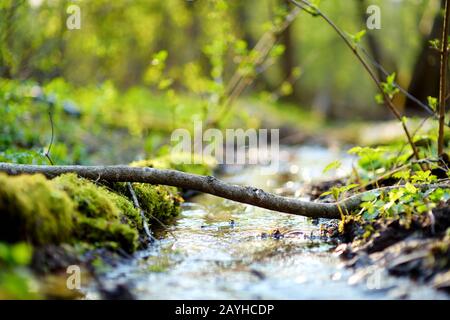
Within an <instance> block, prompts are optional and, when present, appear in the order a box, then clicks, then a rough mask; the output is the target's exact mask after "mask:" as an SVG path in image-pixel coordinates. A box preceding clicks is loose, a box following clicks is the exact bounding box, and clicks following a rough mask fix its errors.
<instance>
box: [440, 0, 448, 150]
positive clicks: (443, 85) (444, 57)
mask: <svg viewBox="0 0 450 320" xmlns="http://www.w3.org/2000/svg"><path fill="white" fill-rule="evenodd" d="M449 19H450V0H446V1H445V16H444V26H443V28H442V40H441V44H442V47H441V70H440V87H439V136H438V156H441V155H442V154H443V153H444V128H445V97H446V96H447V92H446V91H447V66H448V24H449Z"/></svg>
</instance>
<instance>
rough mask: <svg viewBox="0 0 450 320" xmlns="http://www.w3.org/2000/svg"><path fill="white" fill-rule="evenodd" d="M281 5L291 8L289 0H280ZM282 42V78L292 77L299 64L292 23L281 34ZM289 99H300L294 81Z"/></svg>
mask: <svg viewBox="0 0 450 320" xmlns="http://www.w3.org/2000/svg"><path fill="white" fill-rule="evenodd" d="M280 1H281V5H283V6H285V7H286V8H288V9H289V5H290V1H289V0H280ZM280 43H281V44H282V45H283V46H284V48H285V51H284V55H283V56H282V57H281V68H282V79H283V80H286V79H289V78H291V74H292V71H293V70H294V68H295V67H296V66H297V65H298V63H297V59H296V53H295V45H294V41H293V40H292V23H291V24H290V25H289V26H288V27H287V28H286V29H285V30H284V31H283V32H282V33H281V34H280ZM287 98H288V99H289V100H295V101H298V100H299V93H298V89H297V88H296V86H295V83H292V94H291V95H289V96H288V97H287Z"/></svg>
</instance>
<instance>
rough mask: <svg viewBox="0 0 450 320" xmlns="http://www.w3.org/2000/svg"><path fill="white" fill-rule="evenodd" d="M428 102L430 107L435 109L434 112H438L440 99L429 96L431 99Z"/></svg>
mask: <svg viewBox="0 0 450 320" xmlns="http://www.w3.org/2000/svg"><path fill="white" fill-rule="evenodd" d="M427 100H428V105H429V106H430V108H431V109H433V111H435V112H436V110H437V105H438V99H437V98H434V97H430V96H429V97H428V98H427Z"/></svg>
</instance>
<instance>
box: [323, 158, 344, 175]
mask: <svg viewBox="0 0 450 320" xmlns="http://www.w3.org/2000/svg"><path fill="white" fill-rule="evenodd" d="M341 166H342V162H341V161H339V160H336V161H333V162H331V163H330V164H328V165H327V166H326V167H325V168H324V169H323V171H322V172H323V173H327V172H328V171H330V170H334V169H339V168H340V167H341Z"/></svg>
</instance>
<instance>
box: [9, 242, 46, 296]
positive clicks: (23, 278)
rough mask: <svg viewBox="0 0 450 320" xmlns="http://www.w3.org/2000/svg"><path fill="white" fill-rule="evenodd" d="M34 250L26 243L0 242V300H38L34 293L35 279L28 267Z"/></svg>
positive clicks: (36, 294)
mask: <svg viewBox="0 0 450 320" xmlns="http://www.w3.org/2000/svg"><path fill="white" fill-rule="evenodd" d="M32 252H33V248H32V247H31V246H30V245H29V244H27V243H24V242H18V243H16V244H7V243H4V242H0V299H2V300H3V299H36V298H39V294H38V293H37V292H34V291H32V290H31V289H32V284H33V282H34V281H33V280H34V279H33V277H32V275H31V274H30V273H29V272H28V271H27V269H26V266H28V265H29V264H30V262H31V258H32Z"/></svg>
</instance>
